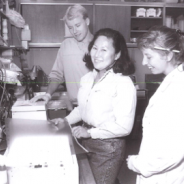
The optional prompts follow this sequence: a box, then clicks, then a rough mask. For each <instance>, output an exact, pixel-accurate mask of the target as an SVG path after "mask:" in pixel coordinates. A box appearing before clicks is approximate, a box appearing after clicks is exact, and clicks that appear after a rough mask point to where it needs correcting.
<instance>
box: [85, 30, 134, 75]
mask: <svg viewBox="0 0 184 184" xmlns="http://www.w3.org/2000/svg"><path fill="white" fill-rule="evenodd" d="M99 36H105V37H107V38H109V39H112V41H113V47H114V49H115V53H116V54H117V53H119V52H120V53H121V55H120V57H119V59H117V60H116V62H115V64H114V65H113V66H112V68H113V71H114V73H122V74H123V75H131V74H133V73H134V72H135V66H134V63H133V62H132V61H131V59H130V57H129V54H128V49H127V46H126V42H125V39H124V37H123V35H122V34H121V33H120V32H118V31H116V30H113V29H110V28H105V29H100V30H99V31H97V32H96V33H95V35H94V38H93V40H92V41H91V42H90V44H89V46H88V51H89V53H90V51H91V49H92V47H93V45H94V43H95V41H96V40H97V38H98V37H99ZM84 62H85V63H86V66H87V67H88V68H89V69H90V70H92V69H94V66H93V63H92V61H91V56H90V54H86V55H85V57H84Z"/></svg>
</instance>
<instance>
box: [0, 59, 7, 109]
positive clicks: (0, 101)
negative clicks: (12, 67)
mask: <svg viewBox="0 0 184 184" xmlns="http://www.w3.org/2000/svg"><path fill="white" fill-rule="evenodd" d="M0 62H1V64H2V66H3V69H4V77H5V78H4V82H3V83H4V87H3V92H2V96H1V100H0V106H1V103H2V99H3V96H4V92H5V89H6V69H5V66H4V64H3V62H2V61H1V60H0Z"/></svg>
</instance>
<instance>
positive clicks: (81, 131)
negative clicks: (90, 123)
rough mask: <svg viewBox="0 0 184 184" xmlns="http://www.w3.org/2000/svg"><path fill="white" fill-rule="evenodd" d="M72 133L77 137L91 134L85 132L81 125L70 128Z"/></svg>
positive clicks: (86, 136) (88, 136)
mask: <svg viewBox="0 0 184 184" xmlns="http://www.w3.org/2000/svg"><path fill="white" fill-rule="evenodd" d="M72 134H73V136H75V137H77V138H78V139H80V138H90V137H91V135H90V134H89V133H88V132H87V129H86V128H84V127H82V126H76V127H74V128H72Z"/></svg>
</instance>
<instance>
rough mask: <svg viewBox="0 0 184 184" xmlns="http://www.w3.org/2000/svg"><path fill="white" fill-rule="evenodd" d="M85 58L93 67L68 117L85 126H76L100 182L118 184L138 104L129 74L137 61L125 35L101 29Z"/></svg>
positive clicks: (59, 122)
mask: <svg viewBox="0 0 184 184" xmlns="http://www.w3.org/2000/svg"><path fill="white" fill-rule="evenodd" d="M88 50H89V53H90V54H89V55H86V57H85V61H86V64H87V66H88V67H89V68H90V69H91V71H90V72H89V73H87V74H86V75H85V76H83V77H82V78H81V83H80V88H79V93H78V107H76V108H75V109H74V110H73V111H72V112H71V113H70V114H69V115H68V116H67V117H66V118H65V119H61V118H59V119H55V120H53V121H54V123H55V124H58V126H59V125H60V124H62V123H63V122H64V121H68V123H69V124H75V123H77V122H79V121H81V120H83V122H84V123H83V126H76V127H74V128H72V133H73V136H75V137H77V138H81V139H82V144H83V146H84V147H85V148H86V149H87V150H88V151H89V154H88V159H89V163H90V166H91V169H92V172H93V174H94V178H95V180H96V183H97V184H104V183H105V184H115V182H116V178H117V176H118V173H119V169H120V167H121V165H122V163H123V159H124V154H125V143H126V141H125V137H126V136H127V135H129V134H130V132H131V130H132V127H133V122H134V115H135V108H136V99H137V98H136V89H135V87H134V84H133V82H132V80H131V79H130V77H129V75H130V74H132V73H134V71H135V68H134V64H133V63H132V61H131V60H130V58H129V55H128V49H127V47H126V43H125V40H124V37H123V35H121V34H120V33H119V32H118V31H115V30H112V29H108V28H106V29H101V30H99V31H98V32H97V33H96V34H95V35H94V39H93V40H92V42H91V43H90V44H89V47H88Z"/></svg>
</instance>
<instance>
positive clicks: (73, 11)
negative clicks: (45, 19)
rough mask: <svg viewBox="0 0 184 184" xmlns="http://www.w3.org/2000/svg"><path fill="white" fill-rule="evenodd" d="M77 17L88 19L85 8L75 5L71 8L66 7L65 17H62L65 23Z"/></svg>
mask: <svg viewBox="0 0 184 184" xmlns="http://www.w3.org/2000/svg"><path fill="white" fill-rule="evenodd" d="M79 15H82V16H83V18H84V19H86V18H88V13H87V10H86V8H84V7H83V6H81V5H80V4H75V5H73V6H70V7H68V9H67V10H66V13H65V16H64V17H63V20H64V21H65V22H66V20H72V19H74V18H76V17H78V16H79Z"/></svg>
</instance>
